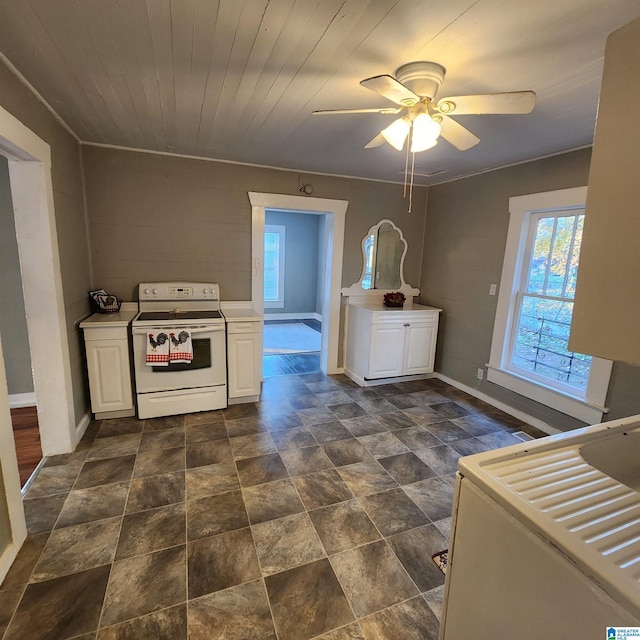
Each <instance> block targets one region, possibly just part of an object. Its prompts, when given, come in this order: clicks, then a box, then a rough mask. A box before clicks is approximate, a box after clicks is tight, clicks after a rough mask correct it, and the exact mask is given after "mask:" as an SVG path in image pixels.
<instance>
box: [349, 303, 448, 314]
mask: <svg viewBox="0 0 640 640" xmlns="http://www.w3.org/2000/svg"><path fill="white" fill-rule="evenodd" d="M350 306H352V307H359V308H360V309H366V310H367V311H388V312H391V311H393V312H398V311H438V312H440V311H442V309H438V308H436V307H427V306H426V305H424V304H412V303H410V302H408V301H407V302H405V303H404V307H385V306H384V304H382V302H367V303H364V302H355V303H353V304H351V303H350Z"/></svg>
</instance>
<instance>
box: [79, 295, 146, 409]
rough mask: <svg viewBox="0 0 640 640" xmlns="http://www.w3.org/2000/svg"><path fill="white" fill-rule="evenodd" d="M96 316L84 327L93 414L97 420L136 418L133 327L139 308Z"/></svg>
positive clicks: (84, 321)
mask: <svg viewBox="0 0 640 640" xmlns="http://www.w3.org/2000/svg"><path fill="white" fill-rule="evenodd" d="M126 304H127V303H125V304H123V309H121V311H120V313H108V314H103V313H96V314H94V315H92V316H90V317H89V318H87V319H86V320H83V321H82V322H81V323H80V328H81V329H83V330H84V341H85V348H86V353H87V371H88V374H89V392H90V394H91V411H93V413H94V414H95V417H96V420H103V419H106V418H120V417H124V416H133V415H135V403H134V401H133V385H132V377H131V360H130V357H129V354H130V345H129V325H130V323H131V320H133V318H134V317H135V315H136V314H137V312H138V307H137V305H136V304H135V303H132V305H133V306H132V307H129V308H127V307H125V305H126Z"/></svg>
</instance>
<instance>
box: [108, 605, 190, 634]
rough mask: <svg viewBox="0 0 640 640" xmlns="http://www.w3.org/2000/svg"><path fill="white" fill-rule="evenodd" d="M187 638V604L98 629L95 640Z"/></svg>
mask: <svg viewBox="0 0 640 640" xmlns="http://www.w3.org/2000/svg"><path fill="white" fill-rule="evenodd" d="M137 638H140V639H143V638H145V639H146V638H148V639H149V640H151V639H153V640H187V605H186V604H179V605H176V606H175V607H170V608H169V609H163V610H162V611H156V612H154V613H149V614H147V615H145V616H141V617H140V618H134V619H133V620H127V622H121V623H120V624H116V625H113V626H111V627H106V628H103V629H100V631H99V632H98V638H97V640H136V639H137Z"/></svg>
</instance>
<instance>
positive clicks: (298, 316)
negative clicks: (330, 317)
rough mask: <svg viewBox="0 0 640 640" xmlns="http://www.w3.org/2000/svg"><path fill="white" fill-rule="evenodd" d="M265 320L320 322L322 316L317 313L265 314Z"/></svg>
mask: <svg viewBox="0 0 640 640" xmlns="http://www.w3.org/2000/svg"><path fill="white" fill-rule="evenodd" d="M264 319H265V321H266V320H317V321H318V322H322V315H320V314H319V313H265V314H264Z"/></svg>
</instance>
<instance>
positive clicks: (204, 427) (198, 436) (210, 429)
mask: <svg viewBox="0 0 640 640" xmlns="http://www.w3.org/2000/svg"><path fill="white" fill-rule="evenodd" d="M196 415H197V414H196ZM184 434H185V441H186V443H187V444H193V443H194V442H206V441H207V440H223V439H224V438H226V437H227V428H226V427H225V424H224V422H222V421H221V422H214V423H212V424H208V423H206V422H205V423H200V424H187V426H186V427H185V430H184Z"/></svg>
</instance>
